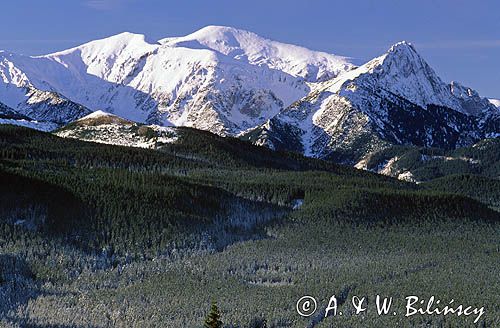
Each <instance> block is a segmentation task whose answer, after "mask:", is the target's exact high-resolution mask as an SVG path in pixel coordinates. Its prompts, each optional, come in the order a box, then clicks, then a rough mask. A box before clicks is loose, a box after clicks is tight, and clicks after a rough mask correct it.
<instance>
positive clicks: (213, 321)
mask: <svg viewBox="0 0 500 328" xmlns="http://www.w3.org/2000/svg"><path fill="white" fill-rule="evenodd" d="M220 317H221V315H220V311H219V308H218V307H217V303H216V302H215V301H214V302H212V306H211V307H210V312H209V313H208V315H207V318H206V319H205V325H204V327H205V328H222V321H221V320H220Z"/></svg>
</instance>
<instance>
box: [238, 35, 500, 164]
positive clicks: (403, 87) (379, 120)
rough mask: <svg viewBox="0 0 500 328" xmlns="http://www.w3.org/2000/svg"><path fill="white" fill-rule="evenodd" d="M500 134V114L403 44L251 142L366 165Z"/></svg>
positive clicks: (320, 91)
mask: <svg viewBox="0 0 500 328" xmlns="http://www.w3.org/2000/svg"><path fill="white" fill-rule="evenodd" d="M499 135H500V112H499V110H498V109H497V108H496V107H495V106H493V105H492V104H491V103H490V102H489V101H488V99H486V98H481V97H480V96H479V95H478V93H477V92H476V91H474V90H472V89H470V88H466V87H464V86H462V85H460V84H459V83H456V82H452V83H451V84H446V83H444V82H443V81H442V80H441V79H440V78H439V77H438V76H437V74H436V73H435V72H434V70H433V69H432V68H431V67H430V66H429V65H428V64H427V63H426V62H425V60H424V59H423V58H422V57H421V56H420V55H419V54H418V53H417V51H416V50H415V48H414V47H413V46H412V45H411V44H409V43H407V42H400V43H398V44H396V45H394V46H392V47H391V48H390V49H389V50H388V52H387V53H385V54H384V55H382V56H380V57H378V58H375V59H373V60H371V61H370V62H368V63H366V64H365V65H363V66H361V67H359V68H357V69H354V70H351V71H348V72H345V73H343V74H340V75H339V76H338V77H337V78H334V79H332V80H330V81H327V82H325V83H323V84H322V85H321V87H319V88H317V89H316V90H313V91H312V92H311V93H310V94H309V95H307V96H306V97H304V98H302V99H301V100H299V101H297V102H295V103H294V104H292V105H291V106H289V107H288V108H286V109H285V110H283V111H282V112H281V113H280V114H278V115H277V116H275V117H274V118H272V119H271V120H269V121H268V122H266V123H264V124H263V125H261V126H260V127H257V128H256V129H253V130H252V131H250V132H248V133H247V134H245V136H244V137H245V138H247V139H249V140H252V141H254V142H256V143H257V144H261V145H267V146H269V147H271V148H274V149H286V150H293V151H299V152H303V153H304V154H306V155H308V156H313V157H319V158H326V159H333V160H336V161H340V162H345V163H350V164H357V165H358V166H359V167H363V162H364V160H366V157H367V156H368V155H369V154H371V153H374V152H376V151H378V150H380V149H384V148H386V147H389V146H390V145H393V144H399V145H416V146H425V147H439V148H445V149H450V148H455V147H459V146H466V145H470V144H472V143H473V142H475V141H477V140H480V139H482V138H485V137H497V136H499Z"/></svg>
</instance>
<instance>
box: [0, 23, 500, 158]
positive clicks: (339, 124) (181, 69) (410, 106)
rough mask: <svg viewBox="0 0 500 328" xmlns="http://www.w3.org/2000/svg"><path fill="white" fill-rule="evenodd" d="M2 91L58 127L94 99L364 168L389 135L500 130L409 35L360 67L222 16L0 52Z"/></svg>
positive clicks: (497, 120) (421, 142)
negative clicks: (214, 22) (219, 20)
mask: <svg viewBox="0 0 500 328" xmlns="http://www.w3.org/2000/svg"><path fill="white" fill-rule="evenodd" d="M2 82H3V83H2ZM0 101H3V102H4V103H5V105H6V106H8V107H10V108H12V109H13V110H14V111H15V112H17V113H18V114H20V115H25V116H26V117H29V118H30V119H31V120H32V121H33V122H39V121H41V122H47V123H49V126H54V127H55V126H58V127H61V126H64V125H65V124H67V123H70V122H73V121H75V120H77V119H79V118H81V117H85V116H86V115H89V114H90V113H91V112H93V111H98V110H102V111H104V112H107V113H110V114H113V115H116V116H118V117H122V118H123V119H126V120H130V121H133V122H137V123H140V124H145V125H149V126H187V127H193V128H197V129H201V130H207V131H210V132H213V133H216V134H218V135H222V136H227V135H229V136H239V137H241V138H243V139H246V140H249V141H251V142H253V143H256V144H258V145H263V146H268V147H270V148H273V149H276V150H288V151H296V152H300V153H303V154H305V155H307V156H310V157H318V158H322V159H329V160H334V161H337V162H341V163H345V164H350V165H357V166H361V167H362V166H363V165H362V163H363V161H364V160H366V158H367V156H368V155H369V154H370V153H373V152H377V151H380V150H381V149H384V148H387V147H391V146H392V145H414V146H417V147H438V148H443V149H453V148H456V147H462V146H468V145H472V144H473V143H475V142H477V141H479V140H481V139H483V138H495V137H498V136H500V110H499V109H498V107H496V106H495V105H494V101H493V102H492V100H488V99H486V98H482V97H481V96H480V95H479V93H478V92H477V91H475V90H473V89H471V88H468V87H465V86H463V85H461V84H460V83H458V82H451V83H445V82H443V81H442V80H441V78H440V77H439V76H438V75H437V74H436V72H435V71H434V70H433V69H432V68H431V67H430V66H429V65H428V63H427V62H426V61H425V59H424V58H423V57H422V56H421V55H420V54H419V53H418V52H417V50H416V49H415V47H414V46H413V45H412V44H411V43H409V42H406V41H401V42H398V43H396V44H394V45H393V46H391V47H390V48H389V49H388V51H387V52H386V53H384V54H382V55H381V56H379V57H376V58H374V59H372V60H370V61H369V62H367V63H366V64H364V65H361V66H359V67H356V66H355V65H353V64H352V63H350V62H349V59H348V58H347V57H342V56H336V55H331V54H327V53H324V52H317V51H311V50H309V49H306V48H303V47H300V46H295V45H289V44H284V43H281V42H277V41H272V40H269V39H266V38H263V37H260V36H258V35H257V34H255V33H252V32H249V31H244V30H239V29H235V28H231V27H224V26H207V27H204V28H202V29H200V30H198V31H195V32H194V33H191V34H189V35H186V36H181V37H168V38H163V39H160V40H158V41H152V40H149V39H148V38H147V37H146V36H144V35H142V34H135V33H129V32H124V33H120V34H117V35H114V36H111V37H108V38H104V39H100V40H94V41H90V42H87V43H85V44H83V45H80V46H77V47H74V48H71V49H68V50H64V51H59V52H55V53H52V54H48V55H44V56H32V57H29V56H21V55H16V54H12V53H9V52H5V51H3V52H0ZM12 122H14V123H15V120H13V121H12ZM34 126H35V127H36V124H34ZM44 129H48V128H47V127H44ZM94 132H96V131H94Z"/></svg>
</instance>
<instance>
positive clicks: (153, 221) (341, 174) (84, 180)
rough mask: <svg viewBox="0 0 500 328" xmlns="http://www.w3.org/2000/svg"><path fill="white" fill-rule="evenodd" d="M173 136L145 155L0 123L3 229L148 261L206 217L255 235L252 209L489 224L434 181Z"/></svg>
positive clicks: (194, 134)
mask: <svg viewBox="0 0 500 328" xmlns="http://www.w3.org/2000/svg"><path fill="white" fill-rule="evenodd" d="M178 133H179V135H180V138H179V140H178V141H177V142H175V143H172V144H168V145H165V146H164V147H163V148H162V149H161V150H147V149H139V148H131V147H120V146H111V145H103V144H95V143H89V142H83V141H78V140H73V139H63V138H59V137H56V136H53V135H51V134H48V133H44V132H39V131H35V130H31V129H27V128H21V127H14V126H0V149H1V150H0V158H1V160H0V172H1V179H2V183H1V188H2V190H1V195H2V198H1V207H0V210H1V211H2V213H3V218H4V220H3V221H4V222H2V223H3V224H10V225H13V224H14V226H16V227H19V226H25V227H28V228H30V229H31V230H36V231H42V232H43V233H48V234H52V235H56V236H58V237H64V240H67V241H69V242H71V243H76V244H77V245H79V246H81V247H83V248H85V249H89V250H99V249H102V248H106V247H112V248H113V249H114V250H115V251H117V252H118V253H120V254H125V253H130V252H135V251H137V252H142V253H145V254H154V253H159V252H162V251H163V250H165V248H166V247H167V245H170V244H171V243H172V242H173V241H175V240H177V241H178V242H186V240H190V242H193V243H201V241H200V240H197V239H196V238H194V239H192V238H191V237H189V238H187V236H194V235H197V234H199V233H202V232H203V231H205V232H206V231H212V230H213V229H214V224H215V222H217V223H218V224H220V222H225V221H227V222H229V221H230V222H231V223H230V224H229V223H227V222H226V223H227V224H226V223H223V224H222V225H220V226H217V229H223V230H224V229H229V228H228V226H227V225H230V226H238V227H240V228H241V227H245V229H254V228H255V227H256V226H258V223H259V222H260V221H259V220H261V219H259V218H257V217H259V216H263V217H266V215H267V214H262V213H272V212H276V213H286V212H287V211H290V209H291V208H292V207H293V206H296V205H297V204H300V203H302V202H304V206H303V207H302V208H301V210H300V211H303V212H307V213H308V215H309V216H311V217H314V216H319V214H321V213H323V212H324V211H326V212H328V213H329V214H332V215H330V217H334V218H336V217H337V216H338V215H342V216H343V218H344V219H346V220H371V221H377V220H394V219H398V217H399V218H400V219H403V217H404V218H408V217H413V218H414V219H418V217H419V216H426V215H428V214H429V213H432V215H438V214H439V215H446V216H451V217H456V216H458V217H473V218H486V219H492V218H493V219H494V218H495V217H497V213H496V212H494V211H492V210H490V209H488V207H487V206H486V205H484V204H482V203H480V202H477V201H475V200H472V199H470V198H467V197H464V196H460V195H452V194H447V193H442V192H443V191H444V192H446V188H444V187H443V186H445V184H439V183H435V188H434V187H433V188H434V189H439V190H440V192H435V191H434V190H432V189H429V188H430V187H428V188H423V187H417V186H416V185H414V184H410V183H405V182H401V181H397V180H395V179H392V178H388V177H384V176H380V175H376V174H373V173H369V172H365V171H360V170H356V169H353V168H350V167H344V166H339V165H336V164H333V163H329V162H324V161H321V160H315V159H309V158H305V157H302V156H300V155H296V154H292V153H277V152H273V151H270V150H268V149H266V148H262V147H256V146H253V145H251V144H249V143H246V142H243V141H240V140H236V139H232V138H222V137H219V136H215V135H213V134H210V133H208V132H202V131H198V130H193V129H188V128H182V129H179V130H178ZM447 183H448V182H447ZM453 191H454V192H458V193H464V192H463V191H461V190H458V189H457V188H455V189H454V190H453ZM475 193H476V194H477V191H475ZM235 204H237V205H235ZM371 206H375V207H378V208H380V211H378V212H377V214H374V213H373V212H372V209H371V208H372V207H371ZM236 208H237V209H238V210H236ZM242 209H243V210H242ZM252 211H253V213H256V214H254V215H253V216H252V215H246V216H245V215H243V214H237V215H240V216H241V218H236V219H235V218H234V216H235V214H234V213H240V212H242V213H243V212H247V213H249V212H252ZM262 220H263V221H265V220H266V219H265V218H262ZM269 220H270V219H269ZM240 221H241V222H240ZM247 221H248V222H247ZM235 222H236V223H235ZM249 222H251V223H249ZM233 228H234V227H233ZM82 236H84V238H82ZM186 238H187V239H186ZM228 238H229V237H228ZM190 242H188V244H187V245H188V246H186V247H189V245H190ZM215 244H217V245H222V246H223V245H224V244H225V242H220V241H219V243H215Z"/></svg>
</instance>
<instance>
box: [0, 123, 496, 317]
mask: <svg viewBox="0 0 500 328" xmlns="http://www.w3.org/2000/svg"><path fill="white" fill-rule="evenodd" d="M178 133H179V135H180V138H179V140H178V141H177V142H175V143H172V144H166V145H164V146H163V147H162V148H161V149H158V150H148V149H140V148H131V147H122V146H111V145H104V144H97V143H91V142H83V141H79V140H74V139H63V138H59V137H56V136H54V135H52V134H49V133H44V132H38V131H35V130H30V129H27V128H22V127H14V126H8V125H0V265H1V266H0V297H2V299H4V300H6V301H5V302H3V303H2V304H1V305H0V326H6V327H114V326H119V327H202V326H203V322H204V319H205V318H206V316H207V314H208V312H209V310H210V304H211V302H212V301H217V304H219V309H220V315H221V320H222V322H223V324H224V327H260V326H262V323H263V322H266V325H267V326H268V327H304V326H307V327H329V326H332V325H333V324H334V323H335V326H339V327H353V326H360V327H366V326H373V327H383V326H387V327H390V326H402V327H403V326H404V327H406V326H409V327H410V326H415V327H424V326H425V327H456V326H461V327H466V326H473V325H472V324H471V322H472V321H471V320H470V318H456V317H423V316H422V317H415V318H412V319H406V318H403V317H397V318H392V317H388V318H385V317H378V316H375V315H374V314H370V313H368V314H366V315H365V316H363V317H362V318H359V317H355V316H354V315H348V316H346V317H345V318H342V319H340V318H326V319H325V320H322V319H321V318H319V317H317V316H316V317H312V318H308V319H304V318H302V317H300V316H298V315H297V313H296V312H294V309H295V302H296V300H297V299H298V298H299V297H300V295H306V294H314V295H317V296H318V298H321V300H323V301H325V300H327V299H328V297H329V296H331V294H332V293H336V294H339V293H343V295H344V294H345V295H346V297H347V295H352V294H353V293H354V294H356V295H366V296H367V297H372V295H376V294H377V293H382V294H389V295H394V296H395V297H397V296H401V295H407V294H408V295H410V294H411V293H421V294H423V295H435V294H437V295H441V297H443V299H446V298H448V299H451V298H455V299H457V300H460V301H462V302H472V303H474V304H476V303H477V305H482V303H485V305H487V314H486V315H485V317H484V318H482V319H481V322H480V325H481V326H482V327H496V326H499V325H500V312H499V310H498V306H496V307H495V306H494V305H495V304H496V305H498V304H500V298H499V297H500V296H499V295H500V280H499V267H498V263H500V251H499V245H500V213H499V212H498V209H499V206H500V183H499V180H498V174H499V173H498V169H499V164H498V163H499V162H498V161H495V160H493V161H492V162H491V160H490V162H491V163H490V162H487V163H486V164H487V165H486V166H485V168H484V169H483V170H479V169H478V170H476V171H471V172H468V171H467V172H463V171H460V170H458V171H457V170H453V168H450V167H449V166H447V167H446V173H445V174H439V175H436V178H432V179H429V180H428V181H427V182H425V183H422V184H413V183H408V182H403V181H398V180H396V179H393V178H390V177H386V176H381V175H377V174H374V173H370V172H367V171H361V170H357V169H354V168H351V167H347V166H342V165H337V164H334V163H331V162H327V161H322V160H317V159H311V158H305V157H302V156H300V155H297V154H294V153H286V152H273V151H271V150H269V149H266V148H262V147H257V146H253V145H251V144H250V143H248V142H245V141H241V140H237V139H233V138H222V137H218V136H215V135H213V134H210V133H208V132H203V131H198V130H194V129H189V128H179V129H178ZM494 145H496V146H494V147H493V146H491V145H490V144H489V145H488V147H490V146H491V147H492V149H495V151H496V152H497V153H494V154H499V153H500V151H499V149H500V147H499V144H498V143H495V144H494ZM455 152H457V154H460V155H462V153H460V152H464V154H463V155H464V156H465V155H467V156H469V157H474V158H481V160H482V161H483V162H484V161H487V160H486V159H484V158H497V157H498V156H497V157H494V156H492V155H491V154H492V150H491V149H489V150H488V152H489V154H490V157H488V156H485V155H484V153H481V152H480V149H474V150H456V151H455ZM465 152H467V153H465ZM380 156H382V155H380ZM408 156H409V155H408ZM495 156H496V155H495ZM345 306H348V304H347V303H346V304H345ZM346 313H348V311H347V310H346ZM397 320H399V321H397Z"/></svg>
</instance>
